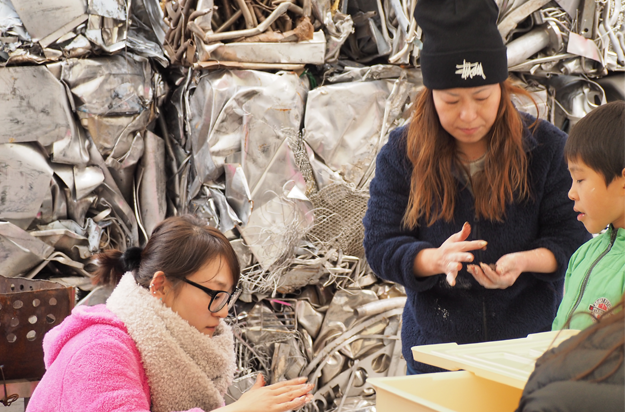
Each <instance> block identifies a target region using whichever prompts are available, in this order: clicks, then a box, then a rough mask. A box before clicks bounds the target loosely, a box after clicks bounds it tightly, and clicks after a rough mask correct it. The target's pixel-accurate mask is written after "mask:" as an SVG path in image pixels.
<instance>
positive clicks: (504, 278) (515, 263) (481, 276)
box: [467, 252, 527, 289]
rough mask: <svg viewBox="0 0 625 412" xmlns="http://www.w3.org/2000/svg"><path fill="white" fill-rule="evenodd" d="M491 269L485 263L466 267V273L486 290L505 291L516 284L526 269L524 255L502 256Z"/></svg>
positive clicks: (521, 253) (510, 254)
mask: <svg viewBox="0 0 625 412" xmlns="http://www.w3.org/2000/svg"><path fill="white" fill-rule="evenodd" d="M494 266H495V268H494V270H493V268H491V267H490V266H489V265H487V264H485V263H480V264H479V266H478V265H468V266H467V271H468V272H469V273H470V274H472V275H473V277H474V278H475V280H477V282H478V283H479V284H480V285H482V286H484V287H485V288H486V289H506V288H508V287H510V286H512V285H514V282H516V280H517V278H518V277H519V276H520V275H521V273H523V272H525V268H526V267H527V259H526V255H525V253H523V252H520V253H509V254H507V255H503V256H502V257H501V258H499V260H498V261H497V264H496V265H494Z"/></svg>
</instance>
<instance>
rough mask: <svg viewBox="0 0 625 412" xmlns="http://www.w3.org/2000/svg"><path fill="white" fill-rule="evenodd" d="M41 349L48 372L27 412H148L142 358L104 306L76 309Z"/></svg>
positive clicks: (46, 340)
mask: <svg viewBox="0 0 625 412" xmlns="http://www.w3.org/2000/svg"><path fill="white" fill-rule="evenodd" d="M43 350H44V362H45V365H46V373H45V375H44V376H43V378H42V379H41V382H40V383H39V385H37V388H36V389H35V392H34V393H33V395H32V397H31V399H30V402H29V403H28V408H27V411H28V412H39V411H63V412H72V411H77V412H78V411H80V412H83V411H91V412H109V411H120V412H121V411H135V412H138V411H149V410H150V388H149V386H148V380H147V376H146V374H145V371H144V369H143V366H142V364H141V355H140V354H139V351H138V350H137V347H136V345H135V343H134V341H133V340H132V338H131V337H130V335H129V334H128V331H127V330H126V327H125V326H124V324H123V323H122V321H121V320H119V319H118V318H117V316H115V315H114V314H113V313H112V312H111V311H109V310H108V309H107V308H106V306H105V305H97V306H93V307H86V306H78V307H76V308H75V309H74V310H73V311H72V315H71V316H69V317H67V318H66V319H65V320H64V321H63V323H61V324H60V325H59V326H57V327H56V328H54V329H52V330H51V331H50V332H48V333H47V334H46V336H45V337H44V339H43ZM189 412H202V410H201V409H198V408H195V409H191V410H190V411H189Z"/></svg>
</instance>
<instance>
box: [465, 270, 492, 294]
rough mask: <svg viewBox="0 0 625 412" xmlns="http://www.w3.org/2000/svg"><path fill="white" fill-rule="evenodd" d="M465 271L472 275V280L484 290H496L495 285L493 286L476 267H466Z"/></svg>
mask: <svg viewBox="0 0 625 412" xmlns="http://www.w3.org/2000/svg"><path fill="white" fill-rule="evenodd" d="M467 271H468V272H469V273H470V274H472V275H473V278H475V280H476V281H477V283H479V284H480V285H482V286H484V287H485V288H486V289H497V285H495V284H494V283H493V282H492V281H491V280H490V279H489V278H488V277H487V276H486V275H485V274H484V272H483V271H482V269H480V267H479V266H478V265H469V266H467Z"/></svg>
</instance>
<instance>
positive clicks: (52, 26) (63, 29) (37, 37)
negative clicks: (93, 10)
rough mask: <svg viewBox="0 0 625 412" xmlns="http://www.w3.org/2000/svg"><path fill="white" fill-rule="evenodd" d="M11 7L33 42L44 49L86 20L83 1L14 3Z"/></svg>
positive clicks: (29, 0) (63, 0) (64, 0)
mask: <svg viewBox="0 0 625 412" xmlns="http://www.w3.org/2000/svg"><path fill="white" fill-rule="evenodd" d="M13 6H14V7H15V10H16V11H17V13H18V14H19V16H20V19H21V20H22V22H24V26H26V30H28V33H29V34H30V35H31V36H32V37H33V40H34V41H37V42H39V43H40V44H41V45H42V46H43V47H46V46H47V45H49V44H50V43H52V42H54V41H55V40H56V39H58V38H59V37H61V36H62V35H64V34H65V33H67V32H69V31H72V30H73V29H74V28H75V27H76V26H78V25H79V24H81V23H83V22H84V21H85V20H87V17H88V16H87V7H86V6H87V5H86V2H85V1H84V0H55V1H50V2H41V1H40V0H19V1H14V2H13Z"/></svg>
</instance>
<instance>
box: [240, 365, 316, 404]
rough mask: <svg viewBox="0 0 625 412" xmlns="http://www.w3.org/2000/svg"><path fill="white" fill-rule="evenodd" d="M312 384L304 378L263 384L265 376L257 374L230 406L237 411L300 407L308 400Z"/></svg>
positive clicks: (310, 397) (310, 398) (310, 395)
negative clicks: (246, 389)
mask: <svg viewBox="0 0 625 412" xmlns="http://www.w3.org/2000/svg"><path fill="white" fill-rule="evenodd" d="M313 387H314V386H313V385H309V384H307V383H306V378H297V379H291V380H289V381H284V382H278V383H274V384H273V385H269V386H265V378H263V375H261V374H259V375H258V377H257V378H256V383H255V384H254V386H252V388H251V389H250V390H249V391H247V392H245V393H244V394H243V395H242V396H241V397H240V398H239V400H238V401H236V402H234V403H233V404H231V405H228V406H230V407H232V406H234V407H236V408H232V409H233V410H237V411H246V412H252V411H258V412H285V411H289V410H296V409H299V408H301V407H302V406H303V405H304V404H305V403H307V402H310V401H311V400H312V398H313V395H312V394H311V393H310V391H311V390H312V389H313Z"/></svg>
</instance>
